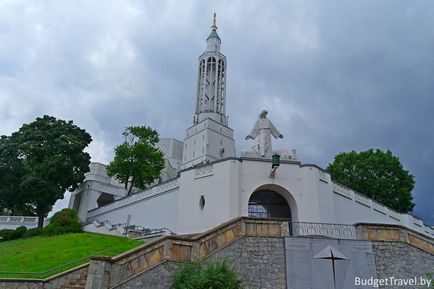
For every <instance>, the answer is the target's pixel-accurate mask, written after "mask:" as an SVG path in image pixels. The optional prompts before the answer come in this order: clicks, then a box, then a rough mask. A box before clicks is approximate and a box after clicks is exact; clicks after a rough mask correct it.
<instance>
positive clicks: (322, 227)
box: [289, 222, 356, 240]
mask: <svg viewBox="0 0 434 289" xmlns="http://www.w3.org/2000/svg"><path fill="white" fill-rule="evenodd" d="M289 226H290V234H291V235H292V236H293V237H327V238H333V239H350V240H354V239H356V229H355V227H354V226H353V225H343V224H328V223H308V222H290V223H289Z"/></svg>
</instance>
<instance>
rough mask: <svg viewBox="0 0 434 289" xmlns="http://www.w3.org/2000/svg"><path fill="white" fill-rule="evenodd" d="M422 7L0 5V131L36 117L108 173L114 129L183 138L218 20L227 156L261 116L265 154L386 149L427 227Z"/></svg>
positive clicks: (426, 48) (428, 32)
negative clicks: (231, 135)
mask: <svg viewBox="0 0 434 289" xmlns="http://www.w3.org/2000/svg"><path fill="white" fill-rule="evenodd" d="M433 8H434V3H432V1H412V2H409V1H391V0H390V1H381V2H379V1H319V0H318V1H309V2H303V1H275V2H270V1H219V2H214V3H205V2H202V1H197V2H194V1H186V2H184V1H183V2H182V3H181V2H178V1H142V2H139V1H124V2H117V1H75V2H67V1H52V2H49V1H47V2H42V1H34V2H30V1H13V2H9V1H6V2H2V3H0V134H10V133H11V132H12V131H15V130H17V129H18V128H19V127H20V126H21V125H22V123H25V122H30V121H32V120H33V119H34V118H35V117H36V116H39V115H42V114H52V115H55V116H57V117H60V118H64V119H73V120H74V121H75V122H76V123H77V124H78V125H80V126H81V127H83V128H85V129H86V130H88V131H89V132H90V133H91V134H92V136H93V139H94V142H93V144H92V146H91V148H90V149H89V150H90V152H91V154H92V158H93V160H94V161H100V162H108V161H109V160H110V159H111V157H112V155H113V147H114V146H115V145H116V144H117V143H118V142H120V141H121V132H122V130H123V129H124V128H125V127H126V126H128V125H132V124H144V123H145V124H148V125H150V126H152V127H154V128H156V129H157V130H158V131H159V132H160V134H161V135H162V136H164V137H176V138H178V139H183V137H184V131H185V129H186V128H187V127H189V126H190V125H191V123H192V114H193V108H194V98H195V90H196V87H195V85H196V83H195V82H196V77H197V75H196V71H197V67H196V61H197V57H198V56H199V55H200V54H201V53H202V51H203V49H204V48H205V39H206V37H207V35H208V33H209V26H210V22H211V16H212V13H213V12H214V11H216V12H217V21H218V23H217V25H218V26H219V30H218V32H219V34H220V37H221V38H222V52H223V53H224V54H225V55H226V56H227V57H228V79H227V82H228V87H227V101H228V103H227V109H228V114H229V116H230V125H231V126H232V128H234V130H235V137H236V141H237V151H238V152H239V151H240V150H241V149H243V148H246V147H250V146H251V145H252V143H251V142H247V141H244V136H245V134H246V133H247V132H248V131H249V130H250V129H251V125H252V124H253V122H254V121H255V119H256V117H257V113H258V111H259V110H260V109H261V108H262V107H263V106H265V107H267V108H268V109H269V110H270V114H269V115H270V118H271V119H272V120H273V122H274V123H275V124H276V126H277V127H278V128H279V130H281V131H282V133H283V134H284V136H285V139H284V140H278V141H276V142H275V144H276V146H280V147H290V148H296V149H297V151H298V155H299V158H300V160H301V161H302V162H303V163H316V164H318V165H320V166H323V167H325V166H327V164H328V163H329V162H331V161H332V160H333V156H334V155H335V154H336V153H338V152H341V151H348V150H364V149H368V148H371V147H373V148H381V149H391V150H392V151H393V152H394V153H395V154H396V155H397V156H399V157H400V159H401V161H402V162H403V164H404V166H405V167H406V168H407V169H409V170H410V171H411V172H412V173H413V174H414V175H415V177H416V187H415V190H414V198H415V202H416V204H417V206H416V208H415V214H416V215H419V216H421V217H423V218H424V220H425V221H426V222H428V223H431V224H434V215H433V214H434V213H433V211H434V210H433V209H432V207H433V205H434V194H432V188H433V187H434V177H433V171H434V165H433V164H432V160H433V159H434V149H433V148H434V136H433V135H434V133H433V132H434V117H433V115H432V110H433V109H434V98H433V92H434V82H433V81H432V76H433V75H434V73H433V72H434V71H433V70H434V36H433V35H434V15H433V14H434V12H433V11H434V9H433Z"/></svg>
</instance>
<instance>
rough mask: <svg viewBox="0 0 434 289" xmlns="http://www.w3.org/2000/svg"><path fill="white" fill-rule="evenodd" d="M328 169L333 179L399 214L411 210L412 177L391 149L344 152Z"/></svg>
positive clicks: (412, 204)
mask: <svg viewBox="0 0 434 289" xmlns="http://www.w3.org/2000/svg"><path fill="white" fill-rule="evenodd" d="M327 171H329V172H330V174H331V176H332V178H333V180H335V181H337V182H339V183H341V184H343V185H345V186H348V187H350V188H352V189H354V190H356V191H357V192H359V193H362V194H364V195H365V196H367V197H370V198H372V199H374V200H376V201H378V202H380V203H382V204H384V205H386V206H389V207H390V208H392V209H395V210H397V211H398V212H401V213H406V212H409V211H411V210H412V209H413V207H414V203H412V199H413V197H412V195H411V191H412V190H413V187H414V177H413V175H411V174H410V173H409V172H408V171H407V170H405V169H404V168H403V166H402V164H401V162H400V161H399V158H398V157H396V156H394V155H393V154H392V152H391V151H390V150H387V151H386V152H384V151H382V150H379V149H377V150H373V149H370V150H367V151H362V152H355V151H352V152H343V153H340V154H338V155H336V156H335V159H334V161H333V163H331V164H329V165H328V167H327Z"/></svg>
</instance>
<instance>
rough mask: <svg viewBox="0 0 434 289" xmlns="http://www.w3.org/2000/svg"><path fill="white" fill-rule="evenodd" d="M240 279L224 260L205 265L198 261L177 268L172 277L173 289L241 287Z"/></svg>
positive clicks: (228, 288) (231, 288) (232, 288)
mask: <svg viewBox="0 0 434 289" xmlns="http://www.w3.org/2000/svg"><path fill="white" fill-rule="evenodd" d="M241 286H242V281H241V280H240V279H239V278H238V277H237V275H236V274H235V272H234V271H233V269H232V268H231V267H230V266H229V265H228V263H227V262H226V261H223V262H221V261H215V262H211V263H209V264H207V265H205V266H203V265H201V264H200V263H199V262H194V263H192V264H185V265H182V266H180V267H179V268H178V271H177V272H176V273H175V274H174V277H173V284H172V288H173V289H203V288H210V289H241V288H242V287H241Z"/></svg>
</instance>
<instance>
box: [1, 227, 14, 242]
mask: <svg viewBox="0 0 434 289" xmlns="http://www.w3.org/2000/svg"><path fill="white" fill-rule="evenodd" d="M13 232H15V230H12V229H3V230H0V237H1V240H2V241H9V240H12V239H11V236H12V234H13Z"/></svg>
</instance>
